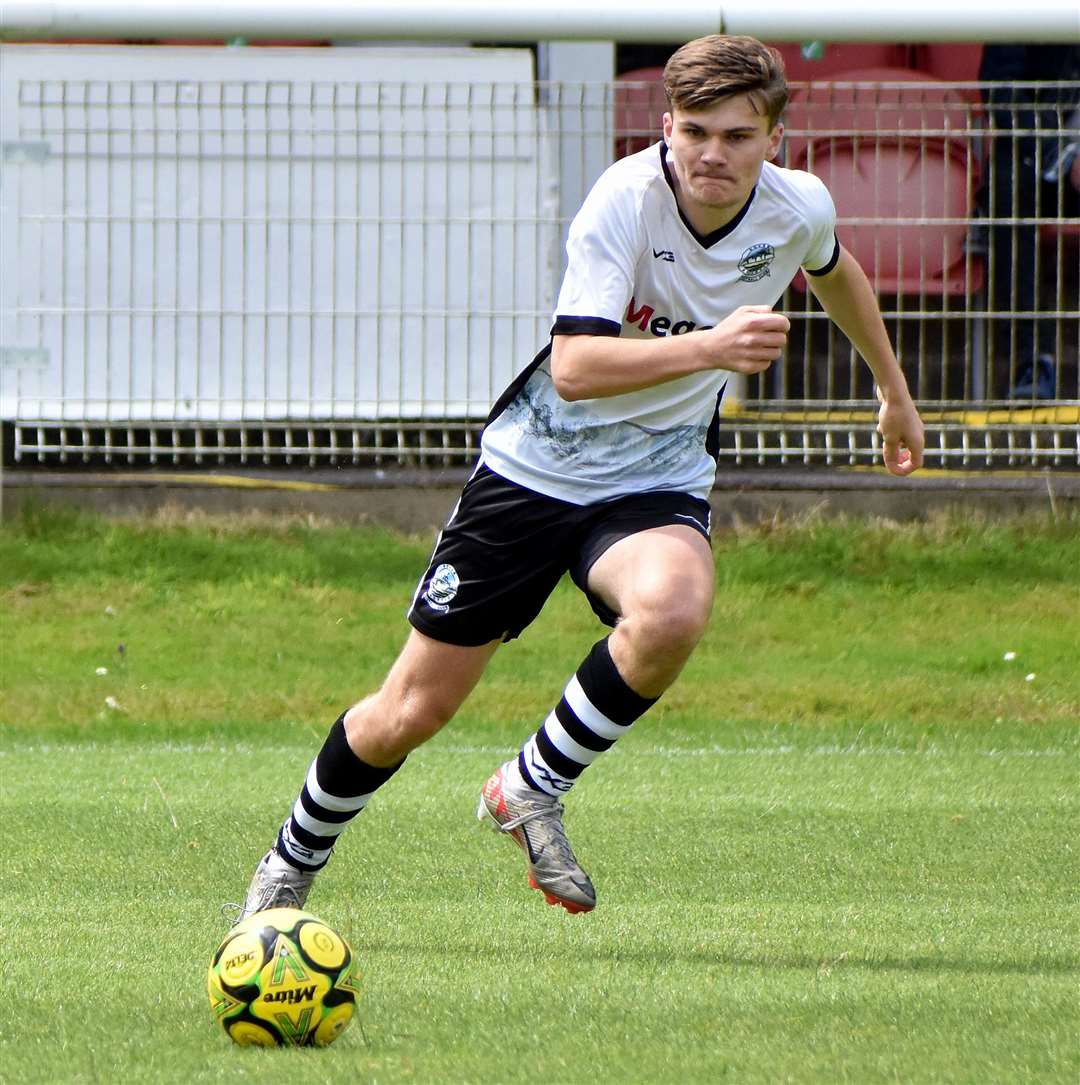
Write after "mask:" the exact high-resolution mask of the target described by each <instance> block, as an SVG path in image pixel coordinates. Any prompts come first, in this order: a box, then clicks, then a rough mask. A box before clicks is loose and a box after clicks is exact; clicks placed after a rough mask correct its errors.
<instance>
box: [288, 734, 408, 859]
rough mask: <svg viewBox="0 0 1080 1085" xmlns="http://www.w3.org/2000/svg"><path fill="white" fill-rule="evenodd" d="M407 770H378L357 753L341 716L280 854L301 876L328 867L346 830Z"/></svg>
mask: <svg viewBox="0 0 1080 1085" xmlns="http://www.w3.org/2000/svg"><path fill="white" fill-rule="evenodd" d="M403 764H404V759H402V760H401V761H399V762H398V764H396V765H394V766H392V767H391V768H388V769H381V768H376V767H375V766H374V765H369V764H368V763H367V762H366V761H362V760H361V759H360V758H359V757H357V756H356V754H354V753H353V752H352V749H351V748H350V746H349V741H348V739H347V738H346V737H345V714H344V713H342V714H341V715H340V716H339V717H338V719H337V721H336V722H335V723H334V726H333V727H331V728H330V733H329V734H328V735H327V736H326V741H325V742H324V743H323V748H322V749H321V750H320V751H319V753H318V755H317V756H316V758H315V760H314V761H312V762H311V767H310V768H309V769H308V774H307V779H306V780H305V781H304V786H303V788H302V789H301V791H300V795H299V797H298V798H297V800H296V803H295V804H294V805H293V808H292V813H291V814H290V815H289V817H288V818H286V820H285V823H284V824H283V825H282V826H281V829H280V831H279V832H278V838H277V844H276V848H277V851H278V854H279V855H281V857H282V858H283V859H285V860H287V861H288V862H289V863H291V864H292V865H293V866H295V867H297V868H298V869H300V870H308V871H315V870H321V869H322V868H323V867H324V866H326V864H327V862H328V861H329V859H330V853H331V851H333V849H334V844H335V843H336V842H337V838H338V836H339V834H340V833H341V832H342V830H343V829H344V828H345V827H346V826H347V825H348V824H349V822H350V821H352V819H353V818H354V817H356V815H357V814H359V813H360V811H361V810H363V809H364V807H365V806H366V805H367V801H368V799H370V798H371V796H372V795H373V794H374V792H375V791H376V790H377V789H378V788H379V787H381V786H382V785H383V784H385V783H386V781H387V780H389V779H390V777H391V776H393V775H394V773H395V772H397V770H398V769H399V768H401V766H402V765H403Z"/></svg>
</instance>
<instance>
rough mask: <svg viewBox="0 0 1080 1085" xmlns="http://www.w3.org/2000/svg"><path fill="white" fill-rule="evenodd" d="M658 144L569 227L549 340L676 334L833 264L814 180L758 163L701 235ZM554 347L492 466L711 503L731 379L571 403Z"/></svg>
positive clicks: (547, 487) (625, 168) (495, 418)
mask: <svg viewBox="0 0 1080 1085" xmlns="http://www.w3.org/2000/svg"><path fill="white" fill-rule="evenodd" d="M667 153H668V152H667V148H666V146H665V145H664V144H663V143H660V144H658V145H656V146H653V147H649V148H647V149H646V150H644V151H640V152H639V153H638V154H634V155H630V156H629V157H627V158H624V159H622V160H621V161H619V162H616V163H615V164H614V165H613V166H611V167H609V168H608V169H607V170H606V171H605V172H604V174H603V175H602V176H601V177H600V179H599V180H598V181H597V182H596V185H595V186H594V187H593V189H592V191H591V192H590V193H589V195H588V196H587V197H586V199H585V202H584V204H583V205H582V207H581V210H580V211H579V212H578V214H577V215H576V217H575V218H574V221H573V223H572V224H571V226H570V233H569V237H568V239H567V243H566V251H567V255H568V258H569V259H568V263H567V269H566V275H565V277H564V278H563V283H562V289H561V290H560V292H559V300H558V303H557V305H556V309H555V316H554V324H553V326H552V334H553V335H574V334H587V335H623V336H631V337H634V338H639V339H643V338H648V337H649V336H667V335H683V334H686V333H688V332H692V331H694V330H695V329H696V328H707V327H713V326H714V325H716V324H718V323H720V321H721V320H723V319H724V318H725V317H727V316H729V315H730V314H731V313H732V312H733V311H734V310H735V309H737V308H738V307H739V306H740V305H770V306H771V305H775V304H776V302H777V301H778V300H779V299H780V297H781V296H782V295H783V293H784V290H785V289H786V288H787V286H788V284H789V283H790V282H791V280H792V278H794V276H795V274H796V272H797V271H798V270H799V268H800V267H802V268H805V269H806V270H807V271H808V272H810V273H811V274H813V273H817V274H824V273H825V272H827V271H829V270H831V269H832V267H833V266H834V265H835V263H836V260H837V258H838V256H839V251H840V250H839V245H838V243H837V241H836V236H835V232H834V226H835V220H836V211H835V208H834V207H833V202H832V199H831V197H830V196H829V193H828V191H827V189H826V188H825V186H824V184H822V182H821V181H820V180H818V178H816V177H813V176H811V175H810V174H808V173H804V172H802V171H801V170H788V169H782V168H780V167H779V166H774V165H772V163H769V162H766V163H765V165H764V167H763V168H762V171H761V177H760V179H759V180H758V183H757V186H756V187H755V189H754V191H753V192H752V193H751V195H750V198H749V200H747V202H746V205H745V206H744V207H743V209H742V210H741V211H740V212H739V214H738V215H736V216H735V218H734V219H732V221H731V222H729V223H728V224H727V225H726V226H724V227H722V228H721V229H719V230H717V231H715V232H714V233H712V234H710V235H708V236H702V235H701V234H699V233H697V231H696V230H694V228H693V227H692V226H691V225H690V223H689V222H688V221H687V220H686V219H685V218H684V217H683V215H682V212H681V211H680V209H679V206H678V204H677V203H676V200H675V191H674V188H673V185H672V174H671V170H672V166H671V165H670V163H669V162H668V160H667ZM550 354H551V345H550V343H549V344H548V345H547V346H546V347H545V348H544V349H543V350H542V351H541V352H540V354H538V355H537V356H536V358H535V359H534V360H533V363H532V365H530V366H529V367H528V368H526V369H525V370H524V371H523V372H522V373H521V374H520V375H519V376H518V379H517V380H516V381H515V382H514V383H513V384H512V385H511V386H510V388H508V389H507V391H506V392H505V393H504V394H503V396H502V397H501V398H500V400H499V402H498V403H497V404H496V405H495V408H494V410H493V411H492V416H491V419H490V420H489V423H488V426H487V428H486V429H485V431H484V434H483V437H482V440H481V448H482V459H483V462H484V463H486V464H487V465H488V466H489V467H490V468H491V469H492V470H493V471H495V472H496V473H497V474H499V475H502V476H503V477H504V478H507V479H509V480H510V481H511V482H516V483H518V484H519V485H522V486H527V487H528V488H529V489H532V490H536V491H538V492H539V493H543V494H547V495H548V496H550V497H556V498H559V499H561V500H563V501H569V502H571V503H573V504H576V505H582V504H591V503H592V502H595V501H604V500H607V499H609V498H613V497H620V496H622V495H625V494H629V493H640V492H642V491H649V490H680V491H684V492H687V493H691V494H694V495H695V496H697V497H702V498H707V497H708V494H709V491H710V490H711V489H712V485H713V481H714V477H715V472H716V461H715V459H714V456H715V453H716V441H717V436H716V435H717V427H718V425H719V401H720V395H721V393H722V391H723V387H724V383H725V381H726V379H727V375H728V374H727V372H726V371H722V370H711V371H708V372H704V373H694V374H690V375H688V376H685V377H678V378H676V379H674V380H671V381H666V382H665V383H663V384H658V385H653V386H652V387H649V388H644V389H641V390H639V391H636V392H628V393H625V394H622V395H615V396H604V397H601V398H597V399H586V400H579V401H577V402H574V403H569V402H567V401H566V400H564V399H562V398H561V397H560V396H559V394H558V393H557V392H556V391H555V386H554V383H553V382H552V379H551V365H550Z"/></svg>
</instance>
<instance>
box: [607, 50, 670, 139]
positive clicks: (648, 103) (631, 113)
mask: <svg viewBox="0 0 1080 1085" xmlns="http://www.w3.org/2000/svg"><path fill="white" fill-rule="evenodd" d="M663 75H664V69H663V68H636V69H634V70H633V71H629V72H623V74H622V75H620V76H618V78H617V79H616V80H615V157H616V158H625V157H626V156H627V155H628V154H634V152H635V151H643V150H644V149H645V148H646V147H648V146H650V145H651V144H653V143H655V142H656V141H657V140H658V139H659V138H660V137H661V136H662V135H663V131H662V127H661V118H662V117H663V115H664V113H665V112H666V111H667V96H666V95H665V94H664V84H663Z"/></svg>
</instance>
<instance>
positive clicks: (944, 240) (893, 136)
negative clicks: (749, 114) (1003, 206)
mask: <svg viewBox="0 0 1080 1085" xmlns="http://www.w3.org/2000/svg"><path fill="white" fill-rule="evenodd" d="M971 109H972V106H971V103H970V102H968V101H967V100H965V99H964V98H963V96H962V95H960V94H959V93H957V92H956V91H955V90H950V89H949V88H946V87H943V86H942V85H941V84H940V83H939V82H938V81H937V80H935V79H933V78H932V77H930V76H928V75H925V74H924V73H921V72H915V71H911V70H910V69H895V68H872V69H862V70H856V71H851V72H847V73H845V74H844V75H843V77H840V76H837V77H836V78H835V79H834V80H832V81H830V82H823V83H815V84H812V85H811V86H809V87H806V88H801V89H797V90H796V91H795V92H794V93H793V95H792V102H791V105H790V106H789V108H788V111H787V114H786V118H785V120H786V124H787V127H788V131H789V135H788V136H787V139H786V144H787V148H786V164H787V165H789V166H791V167H793V168H795V169H806V170H809V171H810V172H811V173H814V174H816V175H817V176H819V177H820V178H821V179H822V180H823V181H824V182H825V184H826V185H827V186H828V188H829V191H830V192H831V193H832V196H833V200H834V201H835V203H836V208H837V215H838V219H839V223H838V226H837V236H838V237H839V239H840V242H841V243H842V244H843V245H844V246H845V248H847V249H849V250H850V251H851V252H852V254H853V255H854V256H855V258H856V259H857V260H858V261H859V263H860V264H861V265H862V267H863V268H864V269H865V271H866V273H867V274H868V275H869V276H870V279H871V281H872V282H873V283H874V286H875V288H876V289H877V290H878V291H880V292H882V293H890V294H937V295H942V294H950V295H953V294H971V293H974V292H975V291H976V290H978V289H979V287H980V286H981V285H982V279H983V266H982V262H981V260H976V259H973V258H971V257H970V256H969V255H968V254H966V253H965V252H964V240H965V238H966V236H967V231H968V219H969V217H970V215H971V209H972V206H973V197H974V192H975V189H976V187H977V181H978V161H977V159H976V157H975V154H974V153H973V151H972V148H971V144H970V141H969V139H968V131H969V128H970V121H971Z"/></svg>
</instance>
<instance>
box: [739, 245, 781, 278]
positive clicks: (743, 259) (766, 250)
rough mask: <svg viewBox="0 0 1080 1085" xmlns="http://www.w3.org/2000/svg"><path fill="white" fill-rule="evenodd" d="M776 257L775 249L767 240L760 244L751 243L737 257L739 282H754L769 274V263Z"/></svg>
mask: <svg viewBox="0 0 1080 1085" xmlns="http://www.w3.org/2000/svg"><path fill="white" fill-rule="evenodd" d="M775 257H776V250H775V249H774V248H773V247H772V245H770V244H768V243H767V242H764V241H763V242H762V243H761V244H760V245H751V246H750V248H748V249H745V250H744V251H743V254H742V256H740V257H739V271H740V272H742V274H741V275H740V276H739V282H741V283H756V282H757V281H758V280H759V279H766V278H768V276H769V265H770V264H771V263H772V262H773V259H774V258H775Z"/></svg>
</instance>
